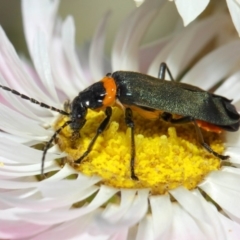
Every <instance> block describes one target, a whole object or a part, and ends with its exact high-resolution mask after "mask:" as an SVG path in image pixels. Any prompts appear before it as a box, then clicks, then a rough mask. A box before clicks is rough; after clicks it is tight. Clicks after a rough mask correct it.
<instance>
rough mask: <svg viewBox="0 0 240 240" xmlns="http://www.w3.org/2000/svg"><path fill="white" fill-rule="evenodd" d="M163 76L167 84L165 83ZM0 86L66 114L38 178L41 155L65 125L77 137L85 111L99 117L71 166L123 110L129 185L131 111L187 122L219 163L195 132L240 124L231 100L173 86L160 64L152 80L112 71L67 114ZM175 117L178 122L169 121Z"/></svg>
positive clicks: (80, 96)
mask: <svg viewBox="0 0 240 240" xmlns="http://www.w3.org/2000/svg"><path fill="white" fill-rule="evenodd" d="M166 71H167V73H168V74H169V76H170V79H171V81H167V80H165V73H166ZM0 87H1V88H2V89H4V90H7V91H10V92H12V93H13V94H16V95H19V96H20V97H22V98H23V99H26V100H29V101H31V102H32V103H35V104H38V105H40V106H41V107H45V108H48V109H51V110H52V111H56V112H58V113H60V114H62V115H67V116H69V118H70V120H69V121H66V122H65V123H64V124H63V125H62V126H61V127H60V128H59V129H58V130H57V131H56V132H55V133H54V135H53V136H52V137H51V139H50V140H49V142H48V143H47V144H46V146H45V149H44V151H43V156H42V168H41V173H42V175H43V171H44V160H45V155H46V153H47V150H48V149H49V147H50V145H51V144H52V142H53V141H54V140H55V138H56V137H57V135H58V134H59V133H60V132H61V131H62V129H63V128H65V127H66V126H68V125H69V126H70V128H71V129H72V136H73V137H75V138H76V137H78V136H79V132H80V130H81V129H82V128H83V127H84V124H85V122H86V115H87V112H88V109H92V110H100V109H101V110H104V111H105V118H104V120H103V121H102V122H101V123H100V125H99V127H98V129H97V131H96V134H95V136H94V137H93V138H92V140H91V142H90V144H89V145H88V147H87V149H86V151H85V152H84V153H83V155H82V156H81V157H80V158H79V159H76V160H75V164H76V165H78V164H81V162H82V161H83V159H84V158H86V157H87V156H88V154H89V153H90V152H91V149H92V147H93V146H94V143H95V142H96V140H97V138H98V136H99V135H100V134H101V133H102V132H103V131H104V130H105V129H106V127H107V126H108V123H109V121H110V119H111V115H112V108H111V107H112V106H114V105H116V104H118V105H121V106H122V107H123V109H124V111H125V123H126V125H127V127H129V128H130V130H131V159H130V171H131V178H132V179H134V180H138V177H137V176H136V174H135V171H134V163H135V140H134V121H133V118H132V111H137V112H138V113H139V114H140V115H141V116H142V117H144V118H148V119H159V118H162V119H163V120H164V121H167V122H170V123H172V124H184V123H189V122H191V123H193V124H194V126H195V129H196V132H197V135H198V138H199V141H200V144H201V145H202V146H203V147H204V148H205V149H206V150H207V151H208V152H210V153H211V154H213V155H214V156H216V157H218V158H219V159H221V160H225V159H228V158H229V157H228V156H224V155H220V154H218V153H217V152H215V151H213V150H212V149H211V147H210V146H209V145H208V144H207V143H205V142H204V139H203V136H202V133H201V130H200V128H203V129H206V130H208V131H213V132H217V133H220V132H221V131H222V130H226V131H237V130H238V129H239V124H240V115H239V113H238V112H237V111H236V109H235V107H234V105H232V104H231V100H229V99H227V98H225V97H222V96H219V95H215V94H213V93H210V92H207V91H204V90H202V89H201V88H198V87H196V86H192V85H190V84H185V83H180V82H176V81H174V79H173V77H172V74H171V72H170V70H169V68H168V66H167V65H166V63H162V64H161V65H160V69H159V74H158V78H155V77H152V76H149V75H145V74H142V73H138V72H130V71H116V72H114V73H112V74H110V73H109V74H107V75H106V76H105V77H104V78H103V79H102V80H101V81H99V82H96V83H94V84H92V85H91V86H89V87H88V88H86V89H85V90H83V91H81V92H80V93H79V94H78V96H77V97H75V98H74V99H73V101H72V102H71V103H70V105H69V107H70V111H69V113H68V112H67V111H63V110H59V109H56V108H54V107H51V106H48V105H46V104H45V103H41V102H38V101H37V100H35V99H33V98H30V97H28V96H26V95H24V94H21V93H19V92H17V91H15V90H12V89H10V88H8V87H5V86H2V85H0ZM176 115H177V116H179V117H173V116H176Z"/></svg>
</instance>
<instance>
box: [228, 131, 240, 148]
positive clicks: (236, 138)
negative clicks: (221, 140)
mask: <svg viewBox="0 0 240 240" xmlns="http://www.w3.org/2000/svg"><path fill="white" fill-rule="evenodd" d="M225 145H226V146H227V147H239V146H240V134H239V132H226V138H225Z"/></svg>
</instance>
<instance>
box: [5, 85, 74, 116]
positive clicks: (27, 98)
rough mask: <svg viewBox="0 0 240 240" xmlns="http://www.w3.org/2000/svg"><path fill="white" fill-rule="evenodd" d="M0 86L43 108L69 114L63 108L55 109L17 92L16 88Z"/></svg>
mask: <svg viewBox="0 0 240 240" xmlns="http://www.w3.org/2000/svg"><path fill="white" fill-rule="evenodd" d="M0 88H2V89H3V90H6V91H9V92H11V93H13V94H15V95H18V96H20V97H21V98H23V99H25V100H29V101H30V102H32V103H35V104H38V105H40V106H41V107H44V108H47V109H50V110H52V111H55V112H58V113H60V114H62V115H66V116H69V115H70V114H69V113H67V112H65V111H63V110H61V109H57V108H55V107H52V106H49V105H47V104H45V103H42V102H39V101H37V100H36V99H33V98H30V97H28V96H26V95H24V94H22V93H20V92H17V91H16V90H14V89H11V88H9V87H6V86H2V85H0Z"/></svg>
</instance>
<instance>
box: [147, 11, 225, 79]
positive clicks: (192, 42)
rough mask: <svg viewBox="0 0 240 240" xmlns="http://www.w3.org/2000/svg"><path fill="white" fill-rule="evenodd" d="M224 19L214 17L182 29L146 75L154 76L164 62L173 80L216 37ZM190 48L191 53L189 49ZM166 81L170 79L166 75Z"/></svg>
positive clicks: (156, 58)
mask: <svg viewBox="0 0 240 240" xmlns="http://www.w3.org/2000/svg"><path fill="white" fill-rule="evenodd" d="M224 19H225V18H224V17H222V15H221V16H215V17H212V18H209V19H206V20H205V21H201V22H199V23H197V24H194V25H192V26H190V27H189V28H187V29H184V30H183V31H181V32H180V34H177V35H175V36H173V37H172V40H171V41H169V43H168V44H167V45H166V46H165V47H164V49H163V50H162V51H161V52H159V53H158V55H157V56H156V57H155V59H154V60H153V62H152V63H151V65H150V67H149V70H148V74H150V75H152V76H156V75H157V73H158V71H159V65H160V63H161V62H166V63H167V64H168V67H169V68H170V71H171V73H172V75H173V77H174V78H177V77H178V75H179V74H180V73H182V72H183V71H184V70H186V68H187V67H188V65H189V63H190V62H191V61H192V60H193V59H194V58H195V57H196V55H197V54H198V53H199V52H200V51H201V50H202V49H203V48H204V47H205V46H206V44H207V43H208V42H209V41H210V40H211V39H212V38H213V37H214V36H215V35H216V32H217V29H218V28H219V27H220V26H221V25H222V23H223V22H224ZM190 48H191V51H189V49H190ZM166 79H170V78H169V76H168V74H167V76H166Z"/></svg>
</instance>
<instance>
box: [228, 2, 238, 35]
mask: <svg viewBox="0 0 240 240" xmlns="http://www.w3.org/2000/svg"><path fill="white" fill-rule="evenodd" d="M227 5H228V9H229V12H230V14H231V17H232V20H233V24H234V26H235V28H236V29H237V31H238V35H239V36H240V3H239V2H237V0H227Z"/></svg>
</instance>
